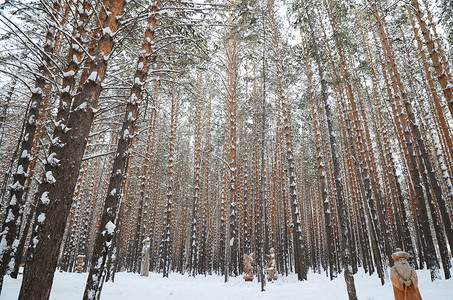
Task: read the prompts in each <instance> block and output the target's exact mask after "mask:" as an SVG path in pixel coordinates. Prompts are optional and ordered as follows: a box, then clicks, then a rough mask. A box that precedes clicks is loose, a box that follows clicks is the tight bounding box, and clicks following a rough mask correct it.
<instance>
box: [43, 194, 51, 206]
mask: <svg viewBox="0 0 453 300" xmlns="http://www.w3.org/2000/svg"><path fill="white" fill-rule="evenodd" d="M41 202H42V204H44V205H48V204H49V203H50V199H49V192H44V193H42V195H41Z"/></svg>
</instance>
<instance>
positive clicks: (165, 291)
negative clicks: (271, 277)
mask: <svg viewBox="0 0 453 300" xmlns="http://www.w3.org/2000/svg"><path fill="white" fill-rule="evenodd" d="M441 273H442V272H441ZM417 274H418V277H419V289H420V293H421V295H422V297H423V299H436V300H451V299H452V296H451V295H452V291H453V279H449V280H438V281H435V282H431V280H430V275H429V271H427V270H418V271H417ZM87 276H88V273H84V274H75V273H60V272H58V271H57V272H55V277H54V283H53V287H52V291H51V294H50V299H57V300H61V299H64V300H79V299H82V296H83V292H84V289H85V284H86V279H87ZM354 280H355V285H356V289H357V296H358V298H359V299H363V300H371V299H372V300H389V299H394V298H393V289H392V285H391V283H390V282H388V281H387V282H386V283H385V285H383V286H381V284H380V281H379V279H378V278H377V275H376V274H373V275H372V276H369V275H368V274H365V273H364V272H363V271H359V273H358V274H356V275H355V276H354ZM21 282H22V275H19V276H18V278H17V279H12V278H11V277H10V276H5V281H4V285H3V290H2V296H1V297H2V298H1V299H2V300H13V299H14V300H15V299H17V296H18V294H19V290H20V284H21ZM150 295H152V299H159V300H166V299H171V300H183V299H184V300H188V299H190V300H205V299H216V300H226V299H249V300H255V299H260V300H261V299H263V300H266V299H268V300H283V299H285V300H289V299H316V300H332V299H335V300H346V299H348V296H347V292H346V284H345V281H344V277H343V274H339V275H338V278H336V279H335V280H333V281H330V280H329V279H328V278H327V277H326V275H325V273H322V274H315V273H311V272H310V273H309V274H308V281H297V276H296V275H294V274H291V275H289V276H288V277H286V276H283V275H281V274H279V277H278V280H277V281H275V282H267V283H266V291H264V292H261V285H260V284H259V283H258V282H257V280H256V276H255V278H254V281H253V282H245V281H244V279H242V276H238V277H230V278H229V282H228V283H224V277H223V276H217V275H212V276H206V277H204V276H203V275H199V276H196V277H195V278H193V277H189V276H188V275H181V274H179V273H170V275H169V278H163V277H162V274H157V273H150V274H149V277H140V276H139V275H138V274H132V273H126V272H122V273H117V274H116V276H115V283H112V282H106V283H104V286H103V288H102V293H101V299H109V300H120V299H150Z"/></svg>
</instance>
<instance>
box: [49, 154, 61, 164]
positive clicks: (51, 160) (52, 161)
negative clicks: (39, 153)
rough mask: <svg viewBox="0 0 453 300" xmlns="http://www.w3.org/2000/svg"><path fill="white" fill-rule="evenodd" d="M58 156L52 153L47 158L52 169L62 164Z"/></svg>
mask: <svg viewBox="0 0 453 300" xmlns="http://www.w3.org/2000/svg"><path fill="white" fill-rule="evenodd" d="M56 156H57V154H56V153H55V152H52V153H50V154H49V156H48V157H47V163H48V164H49V165H51V166H52V167H56V166H58V164H59V163H60V160H59V159H57V157H56Z"/></svg>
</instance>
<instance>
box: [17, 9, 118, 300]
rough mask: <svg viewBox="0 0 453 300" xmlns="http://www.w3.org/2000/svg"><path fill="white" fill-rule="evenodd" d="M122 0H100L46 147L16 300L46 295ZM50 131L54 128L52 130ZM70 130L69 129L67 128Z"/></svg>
mask: <svg viewBox="0 0 453 300" xmlns="http://www.w3.org/2000/svg"><path fill="white" fill-rule="evenodd" d="M124 4H125V1H124V0H119V1H114V2H112V3H110V1H109V0H105V1H104V7H105V8H106V10H105V12H104V11H103V12H101V15H100V20H101V28H109V29H110V30H104V31H103V32H100V30H99V32H97V33H98V34H99V36H98V37H99V40H98V42H97V43H96V44H95V45H93V46H94V47H93V48H91V49H90V50H93V52H94V53H96V55H95V56H94V57H93V61H90V62H89V65H90V67H89V68H87V69H85V71H84V73H83V74H82V78H81V86H80V87H79V90H78V93H77V95H76V96H75V98H74V102H73V105H72V113H71V114H70V116H69V119H68V122H67V124H58V126H57V129H58V128H59V129H60V130H61V131H60V132H61V134H60V135H59V136H56V137H55V139H54V140H53V143H52V145H51V147H50V149H49V155H48V157H47V164H46V165H45V174H44V179H43V181H42V183H41V184H40V186H39V190H38V193H37V195H36V199H38V206H37V208H36V221H35V224H37V225H36V226H35V228H34V231H33V234H32V245H31V251H30V253H29V255H28V258H27V264H26V266H25V271H24V279H23V282H22V287H21V291H20V295H19V299H24V300H25V299H48V297H49V295H50V290H51V286H52V281H53V275H54V271H55V268H56V265H57V258H58V252H59V249H60V245H61V242H62V237H63V232H64V229H65V225H66V219H67V216H68V214H69V210H70V207H71V203H72V195H73V193H74V188H75V184H76V182H77V175H78V173H79V170H80V165H81V162H82V156H83V152H84V150H85V146H86V143H87V137H88V134H89V131H90V127H91V123H92V121H93V118H94V114H95V110H96V107H97V106H98V102H99V94H100V92H101V83H102V81H103V80H104V77H105V72H106V69H107V65H108V60H106V59H107V58H108V57H109V55H110V53H111V51H112V48H113V44H114V36H112V35H113V32H116V31H117V29H118V27H119V23H120V18H117V16H121V15H122V12H123V7H124ZM57 129H56V130H57ZM69 129H70V130H69Z"/></svg>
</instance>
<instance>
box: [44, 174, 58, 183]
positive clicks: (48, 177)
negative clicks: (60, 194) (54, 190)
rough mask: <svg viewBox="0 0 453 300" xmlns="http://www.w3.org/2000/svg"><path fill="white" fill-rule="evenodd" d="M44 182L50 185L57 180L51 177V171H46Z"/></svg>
mask: <svg viewBox="0 0 453 300" xmlns="http://www.w3.org/2000/svg"><path fill="white" fill-rule="evenodd" d="M46 181H47V182H48V183H50V184H54V183H55V182H57V180H56V179H55V177H53V173H52V171H47V172H46Z"/></svg>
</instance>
